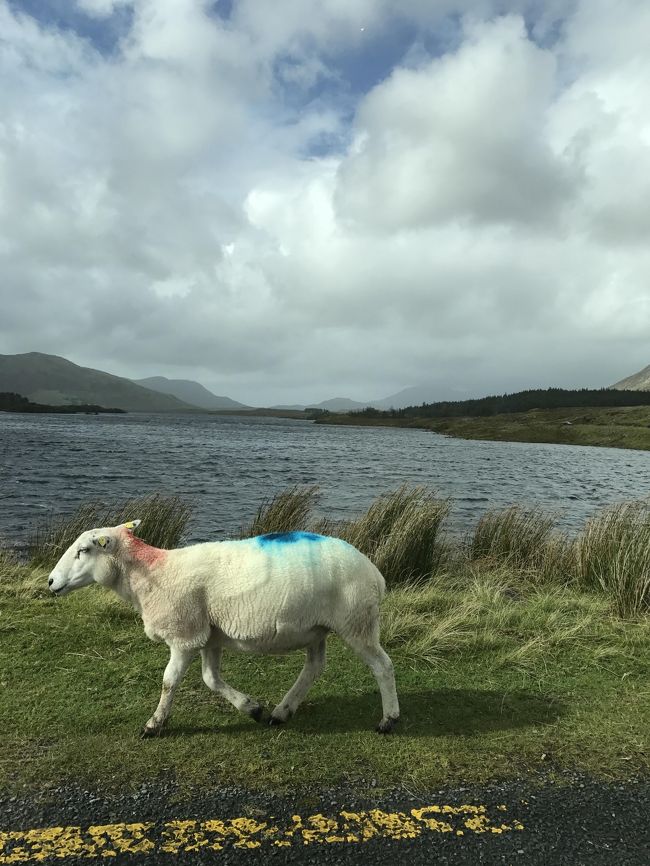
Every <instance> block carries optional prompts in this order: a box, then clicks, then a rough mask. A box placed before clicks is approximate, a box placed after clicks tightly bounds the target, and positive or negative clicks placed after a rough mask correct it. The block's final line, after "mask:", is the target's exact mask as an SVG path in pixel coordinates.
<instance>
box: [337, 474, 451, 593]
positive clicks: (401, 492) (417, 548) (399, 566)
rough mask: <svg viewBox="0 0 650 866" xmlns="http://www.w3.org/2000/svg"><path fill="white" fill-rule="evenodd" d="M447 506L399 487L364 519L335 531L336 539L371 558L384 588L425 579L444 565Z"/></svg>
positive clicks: (423, 491) (413, 489)
mask: <svg viewBox="0 0 650 866" xmlns="http://www.w3.org/2000/svg"><path fill="white" fill-rule="evenodd" d="M448 514H449V502H448V501H447V500H444V499H437V498H436V497H435V496H433V495H432V494H431V493H430V492H429V491H428V490H427V489H426V488H424V487H409V486H408V485H403V486H402V487H400V488H398V489H397V490H394V491H393V492H391V493H388V494H385V495H384V496H380V497H379V498H378V499H376V500H375V501H374V502H373V503H372V505H371V506H370V508H369V509H368V510H367V511H366V513H365V514H362V515H361V516H360V517H358V518H357V519H356V520H350V521H347V522H345V523H343V524H341V525H340V526H339V532H338V534H339V536H340V537H341V538H343V539H344V540H345V541H347V542H349V543H350V544H353V545H354V546H355V547H357V548H358V549H359V550H360V551H361V552H362V553H365V554H366V556H367V557H368V558H369V559H371V560H372V561H373V562H374V563H375V565H376V566H377V568H378V569H379V570H380V571H381V573H382V574H383V575H384V577H385V579H386V583H387V585H388V586H394V585H396V584H403V583H412V582H413V581H418V580H421V579H422V578H430V577H431V576H432V575H433V574H435V573H436V572H437V571H438V570H439V568H440V566H441V564H442V562H443V561H444V557H445V553H446V548H445V545H444V543H443V542H442V540H441V537H440V530H441V528H442V525H443V523H444V520H445V518H446V517H447V515H448Z"/></svg>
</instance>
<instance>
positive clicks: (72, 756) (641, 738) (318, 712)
mask: <svg viewBox="0 0 650 866" xmlns="http://www.w3.org/2000/svg"><path fill="white" fill-rule="evenodd" d="M294 492H296V491H294ZM298 492H299V491H298ZM315 497H316V491H312V492H311V493H310V494H309V497H308V499H307V506H308V507H306V510H305V509H303V513H302V518H301V520H303V521H307V523H306V524H305V523H303V526H302V528H310V527H312V526H313V525H314V522H315V521H316V520H317V518H315V517H314V516H313V514H312V506H313V504H314V503H315V501H316V499H315ZM302 502H303V505H304V503H305V499H304V497H303V499H302ZM272 504H273V503H272V502H271V503H267V505H268V506H269V507H271V506H272ZM443 505H444V504H441V503H439V501H437V500H435V499H433V498H431V497H428V496H427V495H426V494H425V492H424V491H421V490H417V489H416V490H410V491H409V490H406V489H401V490H400V491H396V492H395V493H394V494H392V495H391V496H387V497H382V500H381V501H380V502H378V503H375V505H374V506H373V507H372V508H371V510H370V511H369V512H368V514H366V515H364V516H362V517H360V518H359V519H358V520H356V521H352V522H350V523H348V524H345V525H344V526H343V529H344V530H345V529H347V531H348V532H350V537H353V536H352V533H354V532H356V533H357V536H356V537H357V539H358V541H359V544H366V545H371V542H372V544H373V545H374V552H375V555H376V554H377V553H378V551H381V547H382V544H384V542H385V539H386V538H390V537H391V534H392V533H393V532H395V533H396V534H395V538H396V539H401V542H400V543H397V542H395V547H396V548H397V549H399V548H400V544H401V545H402V546H403V548H404V550H409V549H410V550H411V552H412V555H413V559H412V560H407V559H403V560H402V563H401V566H400V567H402V568H405V569H406V571H407V572H408V573H409V574H417V573H418V569H419V570H420V571H422V570H423V568H424V567H426V568H429V573H428V574H427V576H426V579H423V578H420V579H419V580H416V581H410V582H404V581H402V582H397V581H396V582H395V583H394V585H393V588H392V589H391V591H390V592H389V593H388V594H387V596H386V599H385V601H384V607H383V642H384V645H385V646H386V649H387V650H388V651H389V653H390V654H391V656H392V658H393V661H394V663H395V667H396V674H397V682H398V691H399V694H400V699H401V704H402V721H401V724H400V726H399V727H398V730H397V732H396V733H395V735H393V736H391V737H379V736H378V735H377V734H375V733H374V730H373V728H374V724H375V723H376V722H377V721H378V719H379V716H380V706H381V704H380V698H379V694H378V692H377V688H376V685H375V682H374V679H373V678H372V675H371V674H370V672H369V671H368V670H367V668H365V667H364V666H363V665H362V664H361V662H359V661H358V660H357V659H356V658H355V657H354V656H353V655H352V653H351V652H350V651H349V650H348V649H347V648H346V647H344V646H343V645H342V644H341V643H340V642H339V641H338V639H336V638H334V637H333V638H331V639H330V641H329V648H328V652H329V664H328V667H327V669H326V671H325V673H324V675H323V677H322V678H321V679H320V680H319V681H318V682H317V683H316V684H315V686H314V688H313V689H312V691H311V692H310V693H309V695H308V698H307V700H306V701H305V703H304V704H303V705H302V707H301V708H300V710H299V712H298V714H297V715H296V717H295V718H294V719H293V720H292V721H291V722H290V723H289V724H288V725H286V726H284V727H282V728H280V729H275V728H267V727H263V726H259V725H256V724H255V723H254V722H252V721H251V720H250V719H248V718H247V717H244V716H242V715H240V714H238V713H237V712H236V711H235V710H233V709H232V708H231V707H230V705H228V704H225V703H224V702H223V701H221V700H220V699H219V698H217V697H216V696H215V695H214V694H212V693H211V692H209V691H208V689H207V688H205V686H203V684H202V682H201V677H200V669H199V665H198V664H197V663H195V664H194V665H193V666H192V667H191V668H190V670H189V671H188V674H187V675H186V677H185V680H184V681H183V683H182V685H181V687H180V689H179V693H178V695H177V698H176V703H175V706H174V711H173V713H172V716H171V719H170V721H169V723H168V727H167V729H166V733H165V735H164V736H163V737H162V738H161V739H159V740H152V741H141V740H140V739H139V731H140V729H141V727H142V724H143V723H144V721H145V720H146V719H147V718H148V716H149V715H150V713H151V711H152V710H153V708H154V707H155V705H156V703H157V700H158V697H159V692H160V686H161V680H162V672H163V669H164V667H165V664H166V661H167V650H166V647H165V646H161V645H155V644H151V643H150V642H149V641H148V640H147V639H146V637H145V635H144V633H143V631H142V626H141V623H140V622H139V619H138V617H137V615H136V614H135V613H134V612H133V611H132V610H130V609H129V608H128V607H127V606H125V605H124V604H123V603H122V602H120V601H119V599H117V597H116V596H114V595H112V594H110V593H109V592H107V591H105V590H103V589H101V588H100V587H91V588H88V589H85V590H81V591H80V592H78V593H75V594H73V595H71V596H69V597H67V598H65V599H54V598H51V597H50V596H49V594H48V593H47V589H46V577H47V572H46V570H45V569H44V568H41V567H39V566H35V565H29V566H27V565H24V564H19V563H17V562H15V561H14V560H12V559H11V558H10V557H8V556H7V555H4V554H0V725H1V726H2V731H3V747H2V753H1V754H0V787H3V788H5V789H16V788H19V789H23V788H24V787H27V788H30V787H34V788H36V787H38V788H44V787H45V788H47V787H48V786H56V785H59V784H61V783H63V782H65V781H66V780H74V781H75V782H76V783H82V784H84V785H88V786H95V787H97V786H101V787H103V788H111V787H113V788H116V787H122V786H127V787H134V786H137V785H138V784H139V783H140V782H141V781H143V780H145V779H151V778H155V777H157V776H162V775H170V776H173V777H174V778H175V779H176V780H177V781H178V782H179V783H180V784H181V786H184V787H191V786H193V785H208V784H214V783H215V782H218V783H221V784H237V785H238V786H241V787H244V788H266V789H268V788H269V787H271V788H273V789H275V790H279V791H281V790H287V789H289V788H296V787H305V788H306V787H310V786H315V785H317V786H319V787H321V786H329V785H337V784H346V785H355V786H358V787H363V786H365V785H367V784H373V787H379V788H382V787H386V788H390V787H394V786H398V785H403V786H405V787H406V788H408V789H410V790H413V791H417V790H425V789H427V788H431V787H433V786H435V785H438V784H442V783H444V782H449V781H458V780H459V779H460V780H463V781H464V782H467V783H480V782H482V781H485V780H488V779H495V778H507V777H509V776H513V775H522V774H534V773H536V772H538V771H539V770H544V772H549V771H550V772H557V773H561V772H562V771H563V770H565V769H571V770H581V771H583V772H589V773H591V774H594V775H599V776H604V777H610V778H616V777H619V778H620V777H629V776H632V775H635V774H645V773H647V772H648V769H649V764H650V757H649V751H648V741H647V737H648V730H649V729H650V692H649V688H648V683H649V682H650V666H649V662H648V658H649V657H650V654H649V651H650V619H649V618H648V617H647V616H646V615H644V610H645V608H643V610H640V609H639V608H635V615H634V617H633V618H629V616H630V612H629V611H627V610H626V611H625V613H626V616H628V618H627V619H621V618H620V616H618V615H617V613H620V612H621V611H620V610H618V605H617V603H616V595H615V593H612V592H611V591H610V590H611V586H612V585H613V586H617V585H618V584H616V583H614V584H610V583H607V582H605V583H606V586H603V580H601V578H602V575H603V574H609V571H608V568H609V566H608V564H607V563H612V562H613V563H616V562H618V560H617V559H616V556H619V558H620V562H619V566H620V567H619V571H620V573H621V574H623V573H627V572H626V569H628V570H629V568H628V567H629V564H630V563H631V562H634V563H635V564H636V565H635V568H636V571H635V572H634V574H637V575H638V574H643V573H644V572H643V569H642V568H641V565H642V563H643V561H644V560H643V559H642V558H641V557H640V555H639V556H638V557H637V558H636V559H635V558H634V557H633V556H632V555H631V554H627V555H623V554H620V553H619V552H620V550H621V543H622V542H621V539H623V540H624V539H625V538H626V537H628V538H636V539H637V542H636V543H637V547H638V548H639V549H645V548H643V544H644V543H646V542H647V536H646V535H644V534H643V533H645V526H646V523H645V522H644V519H642V518H643V514H642V512H641V511H640V506H639V507H637V508H636V509H633V510H632V511H629V513H628V512H625V514H624V518H625V520H623V518H620V515H619V518H620V519H619V520H618V522H617V521H616V520H614V519H613V518H612V517H611V516H610V515H605V518H606V521H607V520H608V521H610V522H609V523H607V522H605V523H602V524H599V525H598V526H597V527H596V528H597V529H598V531H596V530H594V528H593V527H591V528H589V527H587V528H586V530H585V533H584V535H583V536H582V537H581V539H578V541H577V542H575V543H569V542H568V541H566V540H563V541H562V557H561V558H560V561H562V562H563V563H564V565H563V566H562V567H561V568H558V567H554V568H553V569H551V568H547V567H546V566H545V565H544V563H545V562H547V560H548V557H549V554H548V550H549V549H554V548H555V546H556V545H557V544H558V542H557V539H556V537H555V535H554V533H553V531H552V526H551V524H550V523H549V522H548V520H547V519H546V517H545V516H544V515H543V514H541V513H538V512H530V511H528V512H527V511H525V510H523V509H520V510H519V511H516V512H513V511H512V510H511V509H509V510H506V512H498V513H495V514H493V515H491V517H490V519H489V520H486V521H485V522H484V524H483V525H482V526H480V527H479V528H478V529H477V534H476V537H475V538H474V539H473V541H471V542H470V543H469V544H468V545H467V546H466V547H465V548H464V550H463V551H462V553H461V551H458V550H456V551H453V550H450V549H445V548H441V549H442V553H438V554H436V556H435V557H434V558H433V559H426V560H423V559H422V556H423V550H424V551H425V552H426V554H427V556H429V554H430V552H431V542H432V539H433V541H434V542H435V545H434V547H435V546H436V545H437V546H440V542H439V540H438V532H439V529H440V524H441V522H442V518H440V520H438V522H437V523H436V522H435V521H434V524H435V532H434V533H433V534H432V524H430V523H428V521H427V519H425V518H424V517H423V516H422V515H423V513H424V514H428V515H429V517H431V514H433V513H436V514H438V513H439V511H440V510H441V509H442V510H444V509H443ZM280 507H281V510H282V511H283V513H285V514H286V515H287V519H290V520H292V521H293V520H294V518H295V509H293V508H292V507H291V502H290V497H288V498H287V497H285V499H284V501H283V502H282V503H281V506H278V508H280ZM276 511H277V509H276ZM371 512H372V514H374V515H375V518H374V519H371V518H370V517H368V515H369V514H371ZM161 513H163V512H161ZM406 514H411V516H412V521H411V524H412V526H413V533H412V535H409V533H408V526H409V525H410V522H409V521H408V520H406V518H405V517H404V515H406ZM127 516H133V515H132V514H130V513H129V514H128V515H127ZM276 516H277V515H276ZM274 520H275V518H274ZM612 520H614V523H613V524H612ZM256 521H257V526H258V528H259V531H266V528H267V522H266V510H265V509H262V510H261V511H260V513H259V514H258V515H257V517H256ZM626 521H627V522H626ZM422 522H424V524H425V528H426V527H428V529H427V531H426V532H424V535H422V534H421V533H420V530H421V524H422ZM377 525H381V527H382V530H381V532H377V531H376V529H377ZM612 525H613V526H616V527H618V529H617V530H616V531H617V532H618V535H616V539H615V543H613V544H612V545H610V548H608V549H607V550H605V547H606V546H605V545H604V543H603V540H602V539H603V538H604V537H606V536H607V527H610V529H611V526H612ZM273 526H274V527H276V529H277V530H279V531H282V530H284V529H286V528H287V527H286V526H285V525H283V524H282V521H276V522H275V523H274V524H273ZM621 527H623V528H621ZM83 528H87V526H86V527H83ZM292 528H297V527H292ZM613 531H614V530H612V532H613ZM626 532H627V536H626V535H625V533H626ZM418 538H424V541H423V543H422V544H421V545H417V544H416V542H415V539H418ZM644 538H645V539H646V542H644V541H643V539H644ZM639 539H641V540H639ZM580 544H582V549H581V550H582V552H581V553H578V551H579V545H580ZM472 545H473V546H472ZM635 549H636V548H635ZM603 551H604V552H603ZM608 551H610V552H608ZM608 557H609V559H608ZM612 557H613V558H612ZM409 562H410V563H411V565H409ZM423 562H425V563H426V565H425V566H423V565H422V563H423ZM588 563H591V564H592V565H590V566H589V567H587V564H588ZM593 563H599V566H598V567H599V568H600V571H595V570H594V568H595V566H593ZM415 565H417V566H418V568H415ZM578 566H579V567H580V568H579V567H578ZM637 566H638V567H637ZM580 569H582V570H580ZM590 569H591V570H590ZM645 574H647V572H645ZM631 585H633V586H637V585H642V584H638V581H634V582H633V583H632V584H631ZM302 661H303V656H302V654H301V653H294V654H291V655H288V656H286V657H257V656H243V655H237V654H227V655H226V657H225V663H224V676H225V678H226V680H227V681H229V682H231V683H232V684H233V685H234V686H236V687H238V688H240V689H243V690H244V691H247V692H248V693H250V694H252V695H254V696H255V697H258V698H259V699H261V700H262V701H263V702H265V703H266V705H267V706H268V707H269V708H272V706H273V705H274V703H276V702H277V701H279V699H280V698H281V697H282V695H283V694H284V693H285V691H286V690H287V689H288V688H289V686H290V685H291V683H292V682H293V680H294V679H295V677H296V676H297V674H298V672H299V670H300V667H301V666H302Z"/></svg>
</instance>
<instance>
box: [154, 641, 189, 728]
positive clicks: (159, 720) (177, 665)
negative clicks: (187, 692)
mask: <svg viewBox="0 0 650 866" xmlns="http://www.w3.org/2000/svg"><path fill="white" fill-rule="evenodd" d="M195 655H196V650H187V649H178V648H177V647H174V646H171V647H170V648H169V661H168V662H167V667H166V668H165V673H164V674H163V684H162V693H161V695H160V701H159V702H158V706H157V707H156V712H155V713H154V714H153V716H152V717H151V718H150V719H149V721H148V722H147V724H146V725H145V726H144V728H143V730H142V736H143V737H156V736H158V734H160V732H161V730H162V727H163V725H164V724H165V722H166V721H167V717H168V716H169V712H170V710H171V708H172V703H173V701H174V692H175V691H176V687H177V686H178V684H179V683H180V681H181V680H182V679H183V676H184V674H185V671H186V670H187V668H188V667H189V664H190V662H191V661H192V659H193V658H194V656H195Z"/></svg>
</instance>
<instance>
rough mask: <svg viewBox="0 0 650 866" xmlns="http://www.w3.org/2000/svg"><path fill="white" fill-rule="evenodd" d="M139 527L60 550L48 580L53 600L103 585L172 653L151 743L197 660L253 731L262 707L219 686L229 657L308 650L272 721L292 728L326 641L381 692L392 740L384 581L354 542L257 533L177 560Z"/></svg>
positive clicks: (393, 698)
mask: <svg viewBox="0 0 650 866" xmlns="http://www.w3.org/2000/svg"><path fill="white" fill-rule="evenodd" d="M140 522H141V521H139V520H133V521H130V522H128V523H124V524H121V525H119V526H113V527H108V528H102V529H90V530H88V531H86V532H83V533H82V534H81V535H80V536H79V538H78V539H77V540H76V541H75V542H74V543H73V544H72V545H71V546H70V547H69V548H68V550H66V552H65V553H64V554H63V556H62V557H61V558H60V560H59V561H58V563H57V564H56V566H55V567H54V569H53V570H52V572H51V573H50V576H49V579H48V585H49V588H50V590H51V591H52V593H54V594H55V595H56V596H63V595H67V594H68V593H70V592H73V591H74V590H76V589H80V588H81V587H84V586H89V585H90V584H92V583H98V584H100V585H101V586H105V587H108V588H110V589H112V590H114V591H115V592H116V593H117V594H118V595H119V596H121V597H122V598H123V599H124V600H125V601H127V602H130V603H131V604H132V605H133V606H134V607H135V609H136V610H137V612H138V613H139V614H140V616H141V617H142V622H143V625H144V631H145V634H146V635H147V637H148V638H150V639H151V640H153V641H162V642H165V643H166V644H167V645H168V646H169V651H170V655H169V662H168V664H167V667H166V668H165V672H164V675H163V683H162V693H161V696H160V702H159V703H158V707H157V708H156V711H155V712H154V714H153V715H152V716H151V718H150V719H149V720H148V721H147V723H146V724H145V726H144V729H143V731H142V736H143V737H151V736H156V735H158V734H160V733H161V731H162V728H163V726H164V724H165V722H166V720H167V718H168V716H169V713H170V710H171V706H172V702H173V699H174V692H175V691H176V688H177V686H178V685H179V683H180V681H181V679H182V678H183V675H184V674H185V671H186V670H187V668H188V666H189V664H190V662H191V661H192V659H193V658H194V657H195V656H196V655H197V653H200V655H201V662H202V674H203V681H204V682H205V684H206V685H207V686H208V688H210V689H212V691H214V692H217V693H218V694H220V695H221V696H222V697H224V698H225V699H226V700H228V701H229V702H230V703H231V704H233V706H235V707H236V708H237V709H238V710H240V711H242V712H243V713H246V714H248V715H249V716H250V717H251V718H252V719H254V720H255V721H258V722H259V721H262V720H263V715H264V714H263V710H262V707H261V705H260V704H259V703H258V702H257V701H256V700H253V699H252V698H251V697H249V695H246V694H244V693H242V692H240V691H237V690H236V689H234V688H232V686H230V685H228V684H227V683H226V682H224V680H223V679H222V678H221V674H220V667H221V656H222V653H223V650H224V649H230V650H239V651H244V652H256V653H274V654H281V653H286V652H289V651H291V650H296V649H304V650H306V660H305V665H304V667H303V669H302V670H301V672H300V674H299V675H298V678H297V680H296V682H295V683H294V684H293V686H292V687H291V688H290V689H289V691H288V692H287V693H286V695H285V696H284V697H283V698H282V700H281V701H280V703H279V704H278V705H277V706H276V707H275V708H274V710H273V711H272V712H271V715H270V719H268V723H269V724H270V725H279V724H282V723H284V722H286V721H288V719H289V718H291V716H293V714H294V713H295V712H296V710H297V709H298V707H299V705H300V704H301V702H302V701H303V700H304V698H305V696H306V694H307V691H308V690H309V688H310V687H311V686H312V684H313V683H314V681H315V680H316V679H317V677H318V676H319V675H320V674H321V673H322V671H323V669H324V667H325V644H326V639H327V635H328V634H329V633H330V632H334V633H336V634H337V635H339V637H341V638H342V639H343V640H344V641H345V642H346V643H347V644H348V645H349V646H350V647H351V648H352V649H353V650H354V651H355V652H356V653H357V654H358V655H359V656H360V658H361V659H362V660H363V661H364V662H365V663H366V664H367V665H368V667H369V668H370V670H371V671H372V673H373V674H374V676H375V679H376V680H377V684H378V686H379V690H380V692H381V701H382V710H383V715H382V718H381V720H380V722H379V724H378V725H377V728H376V730H377V731H378V732H379V733H382V734H387V733H390V731H391V730H392V729H393V727H394V725H395V723H396V722H397V720H398V719H399V703H398V699H397V692H396V688H395V675H394V671H393V664H392V662H391V660H390V658H389V656H388V655H387V654H386V653H385V652H384V650H383V649H382V647H381V645H380V643H379V606H380V602H381V599H382V597H383V595H384V593H385V581H384V578H383V577H382V575H381V573H380V572H379V570H378V569H377V568H376V567H375V566H374V565H373V563H372V562H370V560H369V559H368V558H367V557H366V556H364V554H362V553H361V552H360V551H359V550H357V549H356V548H355V547H353V546H352V545H351V544H348V543H347V542H345V541H343V540H341V539H339V538H333V537H329V536H324V535H316V534H314V533H311V532H286V533H271V534H268V535H259V536H256V537H254V538H247V539H241V540H230V541H219V542H207V543H202V544H194V545H190V546H188V547H183V548H177V549H173V550H162V549H159V548H156V547H151V546H150V545H148V544H146V543H145V542H144V541H142V540H141V539H139V538H138V537H137V536H136V535H134V533H133V530H134V529H136V528H137V526H138V525H139V524H140Z"/></svg>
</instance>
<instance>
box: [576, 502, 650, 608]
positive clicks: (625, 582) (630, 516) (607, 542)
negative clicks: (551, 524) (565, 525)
mask: <svg viewBox="0 0 650 866" xmlns="http://www.w3.org/2000/svg"><path fill="white" fill-rule="evenodd" d="M575 560H576V578H577V581H578V583H579V585H580V586H581V587H583V588H584V589H587V590H600V591H603V592H604V593H605V594H606V595H607V596H608V597H610V598H611V599H613V602H614V604H615V607H616V610H617V612H618V614H619V616H621V617H628V618H629V617H637V616H640V615H641V614H643V613H647V611H648V610H649V609H650V505H649V504H648V503H647V502H628V503H624V504H622V505H615V506H613V507H611V508H608V509H606V510H605V511H604V512H602V513H601V514H598V515H596V517H593V518H592V519H591V520H589V521H588V522H587V524H586V526H585V528H584V531H583V532H582V533H581V535H580V536H579V537H578V539H577V541H576V543H575Z"/></svg>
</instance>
